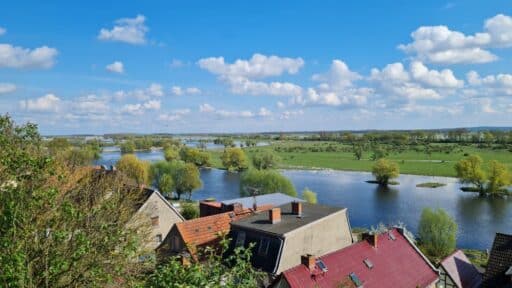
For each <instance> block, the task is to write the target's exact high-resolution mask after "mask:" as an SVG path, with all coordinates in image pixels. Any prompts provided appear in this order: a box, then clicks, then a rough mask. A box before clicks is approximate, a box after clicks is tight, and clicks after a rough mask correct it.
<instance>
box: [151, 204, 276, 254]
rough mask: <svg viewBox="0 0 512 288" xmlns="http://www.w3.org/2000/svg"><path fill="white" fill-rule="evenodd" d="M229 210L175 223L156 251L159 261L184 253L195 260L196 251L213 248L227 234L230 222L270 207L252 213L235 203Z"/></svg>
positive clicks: (263, 207)
mask: <svg viewBox="0 0 512 288" xmlns="http://www.w3.org/2000/svg"><path fill="white" fill-rule="evenodd" d="M231 208H232V210H230V211H228V212H223V213H220V214H215V215H210V216H206V217H200V218H196V219H191V220H187V221H184V222H178V223H176V225H174V226H173V227H172V229H171V231H170V232H169V234H168V235H167V237H166V238H165V239H164V241H163V242H162V243H161V245H160V246H158V248H157V249H156V253H157V258H158V259H159V261H162V260H164V259H166V258H168V257H170V256H174V255H183V254H184V253H185V254H186V255H190V256H192V257H193V258H194V259H197V256H198V255H197V252H198V249H199V248H205V247H207V246H210V247H215V246H216V245H217V244H218V242H219V240H221V237H222V235H227V234H228V232H229V229H230V223H231V222H232V221H236V220H238V219H242V218H244V217H249V216H250V215H253V214H257V213H261V212H262V211H264V210H267V209H269V208H271V207H270V206H268V205H267V206H260V207H258V209H257V210H256V211H254V210H253V209H243V208H242V206H241V205H240V204H238V203H236V204H233V205H232V206H231Z"/></svg>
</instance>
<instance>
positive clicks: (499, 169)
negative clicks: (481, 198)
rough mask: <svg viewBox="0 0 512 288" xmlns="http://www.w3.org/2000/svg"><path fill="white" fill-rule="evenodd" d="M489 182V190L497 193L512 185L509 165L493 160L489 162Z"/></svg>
mask: <svg viewBox="0 0 512 288" xmlns="http://www.w3.org/2000/svg"><path fill="white" fill-rule="evenodd" d="M487 177H488V183H487V192H488V193H497V192H500V191H501V190H503V189H504V188H505V187H507V186H508V185H510V173H509V172H508V170H507V167H506V166H505V165H503V164H502V163H500V162H498V161H496V160H492V161H490V162H489V170H488V172H487Z"/></svg>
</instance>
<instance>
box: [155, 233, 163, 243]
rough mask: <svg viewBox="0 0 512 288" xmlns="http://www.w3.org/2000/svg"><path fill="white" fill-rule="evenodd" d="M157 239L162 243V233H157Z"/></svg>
mask: <svg viewBox="0 0 512 288" xmlns="http://www.w3.org/2000/svg"><path fill="white" fill-rule="evenodd" d="M155 241H156V242H157V243H162V234H156V236H155Z"/></svg>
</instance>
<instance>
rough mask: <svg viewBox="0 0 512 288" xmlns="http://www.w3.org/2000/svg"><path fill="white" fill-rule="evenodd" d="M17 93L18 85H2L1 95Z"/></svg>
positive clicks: (0, 85)
mask: <svg viewBox="0 0 512 288" xmlns="http://www.w3.org/2000/svg"><path fill="white" fill-rule="evenodd" d="M14 91H16V85H14V84H11V83H0V95H1V94H8V93H12V92H14Z"/></svg>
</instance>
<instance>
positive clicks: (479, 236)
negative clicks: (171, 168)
mask: <svg viewBox="0 0 512 288" xmlns="http://www.w3.org/2000/svg"><path fill="white" fill-rule="evenodd" d="M136 154H137V157H139V158H140V159H144V160H148V161H157V160H161V159H163V156H162V152H161V151H151V152H137V153H136ZM119 157H120V153H119V152H117V151H109V152H104V153H102V158H101V159H100V160H99V161H98V163H97V164H106V165H111V164H114V163H115V161H117V159H119ZM281 172H282V173H283V174H284V175H285V176H286V177H288V178H289V179H290V181H291V182H292V183H293V185H294V186H295V188H296V189H297V191H298V192H299V194H300V193H301V191H302V190H303V189H304V188H305V187H308V188H310V189H311V190H313V191H315V192H316V193H317V194H318V202H319V203H320V204H324V205H331V206H339V207H346V208H348V211H349V217H350V224H351V226H352V227H370V226H372V225H373V226H377V225H378V224H379V223H381V222H382V223H384V224H396V223H398V222H399V221H401V222H403V223H405V224H406V226H407V228H408V229H410V230H411V231H412V232H413V233H416V228H417V225H418V222H419V219H420V215H421V211H422V210H423V208H425V207H431V208H443V209H444V210H446V211H447V212H448V214H450V215H451V216H452V217H453V218H454V219H455V221H456V222H457V225H458V235H457V246H458V247H460V248H474V249H490V248H491V245H492V241H493V239H494V234H495V233H496V232H504V233H509V234H512V197H508V198H492V197H480V196H479V195H478V194H474V193H467V192H462V191H460V189H459V188H460V185H459V183H458V182H457V179H455V178H448V177H430V176H415V175H401V176H400V177H399V178H398V179H397V180H398V182H400V184H399V185H396V186H390V187H389V188H387V189H386V188H382V187H379V186H378V185H375V184H369V183H366V182H365V181H366V180H371V179H372V175H371V174H370V173H367V172H348V171H332V170H282V171H281ZM201 179H202V181H203V188H201V189H199V190H196V191H195V192H194V193H193V194H192V195H193V196H192V198H193V199H195V200H201V199H206V198H210V197H213V198H215V199H217V200H225V199H231V198H237V197H239V184H240V179H239V174H237V173H230V172H227V171H224V170H219V169H203V170H201ZM432 181H435V182H440V183H445V184H446V186H443V187H439V188H434V189H433V188H418V187H416V185H417V184H419V183H424V182H432Z"/></svg>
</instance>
